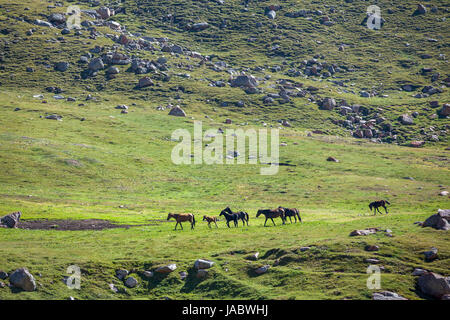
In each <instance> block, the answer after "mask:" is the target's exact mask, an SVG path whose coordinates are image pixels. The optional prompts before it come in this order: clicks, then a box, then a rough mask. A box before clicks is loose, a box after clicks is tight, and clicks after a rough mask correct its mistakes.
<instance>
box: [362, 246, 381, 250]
mask: <svg viewBox="0 0 450 320" xmlns="http://www.w3.org/2000/svg"><path fill="white" fill-rule="evenodd" d="M364 249H365V250H366V251H378V250H380V247H379V246H375V245H367V246H366V247H365V248H364Z"/></svg>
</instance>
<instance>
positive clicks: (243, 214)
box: [222, 207, 250, 226]
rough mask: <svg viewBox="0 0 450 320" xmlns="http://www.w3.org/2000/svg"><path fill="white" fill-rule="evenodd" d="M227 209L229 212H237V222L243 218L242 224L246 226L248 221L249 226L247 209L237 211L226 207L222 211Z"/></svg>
mask: <svg viewBox="0 0 450 320" xmlns="http://www.w3.org/2000/svg"><path fill="white" fill-rule="evenodd" d="M223 211H225V212H227V213H229V214H235V215H237V220H236V222H237V221H238V220H239V219H241V220H242V224H243V225H244V226H245V223H246V222H247V226H248V221H249V220H250V218H249V216H248V213H247V212H245V211H237V212H233V211H231V209H230V207H226V208H225V209H223V210H222V212H223Z"/></svg>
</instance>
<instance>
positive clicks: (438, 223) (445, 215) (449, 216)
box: [422, 209, 450, 230]
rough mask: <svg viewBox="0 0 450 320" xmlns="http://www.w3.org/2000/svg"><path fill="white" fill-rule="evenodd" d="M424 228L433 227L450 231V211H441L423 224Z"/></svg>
mask: <svg viewBox="0 0 450 320" xmlns="http://www.w3.org/2000/svg"><path fill="white" fill-rule="evenodd" d="M422 227H432V228H435V229H438V230H449V229H450V210H449V209H446V210H442V209H439V210H438V213H436V214H433V215H431V216H430V217H428V218H427V220H425V221H424V222H423V224H422Z"/></svg>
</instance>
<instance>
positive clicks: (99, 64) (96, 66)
mask: <svg viewBox="0 0 450 320" xmlns="http://www.w3.org/2000/svg"><path fill="white" fill-rule="evenodd" d="M104 67H105V65H104V64H103V60H102V58H94V59H92V60H91V62H89V65H88V68H89V70H92V71H98V70H101V69H103V68H104Z"/></svg>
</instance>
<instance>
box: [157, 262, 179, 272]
mask: <svg viewBox="0 0 450 320" xmlns="http://www.w3.org/2000/svg"><path fill="white" fill-rule="evenodd" d="M176 268H177V265H176V264H175V263H172V264H168V265H166V266H162V267H158V268H156V270H155V272H158V273H171V272H172V271H175V270H176Z"/></svg>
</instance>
